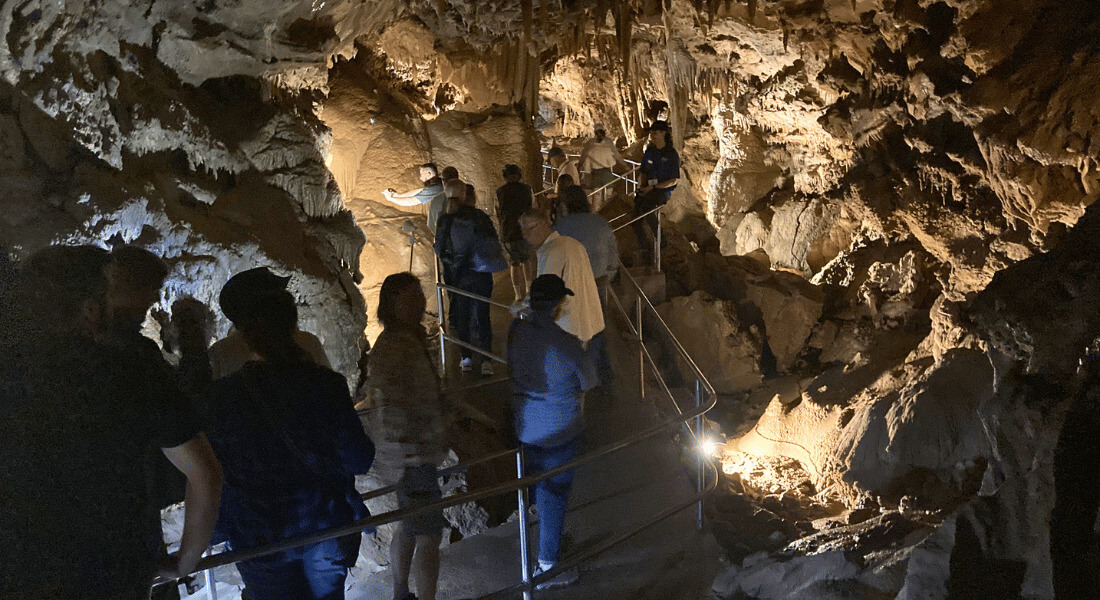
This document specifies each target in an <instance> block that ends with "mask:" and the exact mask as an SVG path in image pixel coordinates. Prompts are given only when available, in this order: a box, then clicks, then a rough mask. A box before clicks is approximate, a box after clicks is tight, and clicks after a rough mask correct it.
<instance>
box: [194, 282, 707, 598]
mask: <svg viewBox="0 0 1100 600" xmlns="http://www.w3.org/2000/svg"><path fill="white" fill-rule="evenodd" d="M620 267H622V269H621V270H622V272H624V273H626V281H627V282H629V283H630V285H631V286H633V288H634V290H635V291H636V293H637V318H638V322H637V327H636V328H635V326H634V325H633V324H631V325H630V329H631V332H632V333H633V334H634V335H635V336H636V337H637V338H638V343H639V345H640V347H641V354H642V355H643V356H644V357H645V359H647V360H648V361H649V364H650V365H651V367H652V368H653V371H654V373H656V375H657V379H658V381H659V382H660V383H661V387H662V388H663V390H664V391H665V393H666V394H667V395H668V397H669V399H670V400H671V401H672V403H673V405H674V406H675V407H676V410H677V413H678V414H677V415H676V416H674V417H673V418H670V419H667V420H665V421H663V422H662V423H659V424H657V425H654V426H651V427H649V428H647V429H645V430H643V431H640V432H637V433H635V434H633V435H631V436H627V437H626V438H624V439H622V440H619V441H618V442H613V443H611V444H607V445H605V446H603V447H601V448H599V449H597V450H593V451H591V452H588V453H586V454H584V455H582V456H580V457H577V458H575V459H574V460H572V461H569V462H567V463H565V464H562V465H559V466H557V467H554V468H551V469H548V470H546V471H542V472H540V473H538V474H537V475H529V476H523V471H522V468H523V465H522V462H523V461H522V449H521V448H513V449H508V450H502V451H498V452H495V453H491V454H489V455H486V456H482V457H479V458H476V459H472V460H470V461H467V462H465V463H459V464H457V465H453V466H451V467H447V468H445V469H441V470H440V472H439V474H440V475H446V474H450V473H453V472H457V471H461V470H465V469H467V468H469V467H470V466H473V465H476V464H480V463H484V462H488V461H491V460H496V459H499V458H503V457H505V456H509V455H514V456H516V461H517V468H518V472H519V475H520V476H519V477H517V478H516V479H515V480H513V481H510V482H502V483H498V484H493V485H490V486H488V487H486V488H485V489H482V490H478V491H473V492H465V493H462V494H457V495H455V496H452V497H450V498H443V499H440V500H437V501H435V502H431V503H428V504H426V505H422V506H416V507H410V508H405V509H397V510H393V511H389V512H386V513H383V514H381V515H377V516H371V517H367V518H365V519H360V520H358V521H356V522H354V523H351V524H348V525H345V526H341V527H335V528H331V529H327V530H324V531H319V532H315V533H313V534H310V535H306V536H302V537H298V538H294V539H291V540H284V541H282V542H278V543H274V544H270V545H267V546H261V547H257V548H252V549H249V550H244V551H234V552H222V553H219V554H215V555H212V556H207V557H206V558H203V559H202V560H200V561H199V563H198V565H197V566H196V568H195V569H194V571H192V572H193V573H197V572H201V571H206V570H209V569H212V568H214V567H219V566H223V565H227V564H231V563H234V562H239V561H242V560H249V559H252V558H258V557H260V556H266V555H268V554H273V553H276V552H281V551H283V550H288V549H291V548H296V547H299V546H304V545H309V544H314V543H317V542H321V541H324V540H328V539H332V538H336V537H341V536H344V535H350V534H354V533H359V532H361V531H363V530H364V529H368V528H373V527H377V526H379V525H384V524H387V523H393V522H396V521H400V520H404V519H407V518H410V517H413V516H416V515H420V514H425V513H428V512H434V511H437V510H441V509H443V508H448V507H451V506H457V505H459V504H466V503H469V502H474V501H477V500H481V499H484V498H489V497H492V496H496V495H499V494H503V493H508V492H512V491H518V492H519V494H520V495H521V499H520V523H519V526H520V528H521V546H522V552H523V560H522V564H523V582H522V583H519V584H516V585H513V586H510V587H508V588H505V589H504V590H498V591H497V592H493V593H491V594H489V595H487V596H483V597H482V598H483V599H484V600H488V599H489V598H499V597H501V596H502V595H505V594H509V593H513V592H516V591H522V592H523V595H524V597H525V598H530V594H531V590H532V589H533V587H534V586H535V585H536V584H537V583H540V582H542V581H546V580H548V579H551V578H553V577H555V576H557V575H558V574H560V573H561V572H563V571H565V570H566V569H570V568H572V567H574V566H576V565H578V564H580V563H581V562H583V561H585V560H587V559H588V558H590V557H592V556H595V555H596V554H599V553H600V552H603V551H604V550H606V549H608V548H611V547H613V546H615V545H617V544H619V543H621V542H622V541H624V540H626V539H628V538H630V537H632V536H634V535H636V534H637V533H638V532H640V531H642V530H644V529H647V528H649V527H651V526H652V525H654V524H656V523H659V522H661V521H663V520H665V519H667V518H669V517H671V516H672V515H674V514H676V513H677V512H679V511H681V510H683V509H684V508H687V507H688V506H691V505H693V504H698V526H699V527H702V499H703V498H704V497H705V496H706V494H708V493H710V492H711V491H713V489H714V488H715V487H716V486H717V483H718V472H717V468H716V467H715V465H714V464H713V462H711V461H704V460H703V459H702V458H701V457H700V458H699V469H698V478H699V479H698V484H697V488H698V489H697V493H696V495H695V496H693V497H692V498H691V499H690V500H689V501H688V502H684V503H680V504H677V505H675V506H673V507H670V508H668V509H666V510H664V511H662V512H661V513H659V514H657V515H656V516H655V517H651V518H650V519H647V520H646V521H645V522H643V523H642V524H640V525H637V526H635V527H634V528H633V529H631V530H630V531H628V532H626V533H623V534H620V535H618V536H614V537H611V538H608V539H605V540H604V541H603V542H601V543H600V544H597V545H596V546H594V547H592V548H589V549H587V550H585V551H583V552H579V553H578V554H577V555H575V556H573V557H571V558H568V559H565V560H563V561H559V563H558V564H557V565H555V567H554V568H552V569H549V570H548V571H546V572H544V573H542V574H540V575H539V576H538V577H530V576H529V570H528V568H527V548H526V544H525V538H526V527H527V521H526V508H525V504H526V503H525V501H524V500H523V490H524V489H526V488H528V487H530V486H531V485H534V484H535V483H538V482H539V481H542V480H544V479H547V478H549V477H553V476H555V475H557V474H559V473H563V472H565V471H569V470H572V469H575V468H578V467H580V466H583V465H586V464H588V463H591V462H594V461H596V460H598V459H600V458H603V457H604V456H607V455H609V454H611V453H612V452H616V451H618V450H622V449H624V448H628V447H630V446H633V445H635V444H637V443H640V442H641V441H643V440H646V439H648V438H650V437H652V436H655V435H657V434H659V433H661V432H663V431H665V430H666V429H669V428H670V427H673V426H686V425H687V423H688V422H689V421H691V420H692V419H695V420H696V429H697V431H696V433H695V437H696V439H698V438H699V437H700V436H701V433H702V417H703V414H705V413H706V412H708V411H709V410H710V409H712V408H713V407H714V406H715V404H716V402H717V394H716V393H715V391H714V387H713V386H712V385H711V384H710V382H709V381H708V380H707V378H706V376H705V375H703V373H702V371H701V370H700V369H699V367H698V365H697V364H696V363H695V361H694V360H693V359H692V358H691V356H690V355H688V354H687V351H686V350H685V349H684V347H683V344H681V343H680V341H679V339H677V338H676V336H675V334H674V333H673V332H672V330H671V329H670V328H669V327H668V324H667V323H666V322H665V321H664V319H663V318H662V317H661V316H660V314H659V313H657V310H656V308H655V307H654V306H653V303H652V302H651V301H650V300H649V298H648V297H647V296H646V295H645V292H644V291H643V290H642V288H641V286H640V285H639V284H638V282H637V280H635V279H634V277H633V276H632V275H631V274H630V273H629V271H627V270H626V269H625V267H624V266H623V265H622V261H620ZM437 286H438V287H437V293H440V290H441V289H443V288H447V289H449V290H450V291H452V292H455V293H460V294H465V295H467V296H470V297H472V298H475V299H480V300H483V301H487V302H490V303H491V304H493V305H496V306H503V307H506V308H510V307H507V306H506V305H503V304H500V303H497V302H493V301H492V300H490V299H488V298H485V297H483V296H479V295H477V294H472V293H470V292H466V291H465V290H461V289H459V288H453V287H452V286H446V285H444V284H437ZM611 296H612V298H613V299H614V300H615V303H616V305H617V306H618V308H619V309H620V310H621V311H622V312H623V313H624V314H625V313H626V310H625V308H624V307H623V305H622V302H621V300H620V299H619V297H618V295H617V294H615V292H614V290H611ZM644 307H648V308H649V310H650V311H651V312H653V314H654V316H656V317H657V320H658V323H660V326H661V327H662V328H663V329H664V331H665V332H666V333H667V334H668V336H669V338H670V339H671V340H672V342H673V347H674V348H675V349H676V351H677V352H678V353H679V354H680V355H681V357H682V358H683V359H684V360H685V362H686V363H687V364H688V365H689V367H690V368H691V369H692V371H694V373H695V374H696V385H695V403H696V406H695V409H694V410H693V411H690V412H688V413H686V414H685V413H684V412H683V410H682V409H680V407H679V404H678V403H677V402H676V398H675V397H674V396H673V394H672V392H671V390H670V389H669V388H668V385H667V383H666V382H665V381H664V378H663V377H662V376H661V375H660V371H659V370H658V368H657V364H656V361H655V360H654V358H653V356H652V355H651V354H650V353H649V350H648V348H646V346H645V340H644V337H643V331H642V322H643V318H642V317H643V315H642V313H643V308H644ZM627 322H628V323H629V322H630V319H629V316H628V317H627ZM441 337H442V339H447V338H449V337H450V336H441ZM451 341H456V340H451ZM471 349H473V350H477V351H480V350H479V349H476V348H471ZM494 358H495V357H494ZM498 360H499V359H498ZM643 366H644V363H643V364H640V365H639V367H643ZM639 379H640V385H641V390H640V391H641V394H642V397H644V396H645V373H644V369H643V370H641V371H640V372H639ZM704 388H705V390H706V392H707V395H708V402H707V403H706V404H704V403H703V402H702V391H703V389H704ZM688 430H689V432H690V427H689V428H688ZM704 464H705V465H706V466H709V467H710V471H711V473H712V474H713V483H712V484H711V486H710V487H709V488H707V489H704V487H705V486H704V482H705V476H704ZM395 490H396V485H393V486H386V487H384V488H380V489H377V490H372V491H370V492H366V493H364V494H362V497H363V498H364V499H370V498H375V497H379V496H383V495H386V494H388V493H392V492H393V491H395Z"/></svg>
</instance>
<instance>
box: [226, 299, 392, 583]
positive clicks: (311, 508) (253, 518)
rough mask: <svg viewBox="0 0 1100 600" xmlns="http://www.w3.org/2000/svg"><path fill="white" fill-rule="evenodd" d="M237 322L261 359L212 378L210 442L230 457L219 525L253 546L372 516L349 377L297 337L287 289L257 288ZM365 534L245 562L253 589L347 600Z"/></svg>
mask: <svg viewBox="0 0 1100 600" xmlns="http://www.w3.org/2000/svg"><path fill="white" fill-rule="evenodd" d="M244 312H245V313H246V316H245V317H244V318H242V319H241V320H240V322H239V323H237V327H238V329H239V330H240V332H241V334H242V335H243V336H244V338H245V341H247V342H248V346H249V347H250V348H251V349H252V351H253V352H254V357H255V358H254V360H252V361H250V362H248V363H247V364H245V366H244V367H242V368H241V369H240V370H238V371H237V372H235V373H233V374H231V375H229V376H227V377H224V378H222V379H220V380H218V381H216V382H215V383H214V384H213V387H212V388H211V392H210V406H211V414H212V424H211V427H210V431H209V436H210V443H211V445H212V446H213V447H214V452H215V454H217V456H218V459H219V460H220V461H221V463H222V471H223V474H224V486H223V490H222V509H221V521H220V522H219V529H220V532H221V533H222V534H223V535H224V536H226V537H227V538H228V541H229V546H230V548H231V549H232V550H248V549H251V548H256V547H258V546H263V545H267V544H272V543H274V542H280V541H283V540H287V539H292V538H296V537H301V536H304V535H308V534H311V533H315V532H318V531H321V530H324V529H330V528H333V527H339V526H342V525H347V524H350V523H352V522H353V521H355V520H357V519H360V518H364V517H366V516H369V513H368V512H367V510H366V507H365V506H364V505H363V502H362V500H360V498H359V494H358V493H357V492H356V490H355V475H356V474H360V473H366V472H367V470H368V469H370V466H371V463H372V461H373V460H374V444H373V443H372V442H371V440H370V439H369V438H368V437H367V436H366V433H364V431H363V427H362V425H361V424H360V422H359V419H358V418H357V416H356V414H355V410H354V408H353V407H352V401H351V397H350V395H349V394H348V385H347V381H346V380H345V379H344V377H343V376H341V375H339V374H338V373H336V372H334V371H332V370H330V369H327V368H325V367H321V366H318V365H316V364H314V363H313V362H312V360H311V359H310V358H309V356H308V355H306V353H305V351H303V350H302V349H301V348H300V347H299V346H298V345H297V344H295V343H294V331H295V328H296V325H297V321H298V314H297V308H296V307H295V302H294V297H293V296H292V295H291V294H290V293H289V292H287V291H286V290H271V291H266V292H261V293H257V294H254V295H252V296H250V302H249V306H248V307H246V310H245V311H244ZM360 538H361V535H360V534H358V533H355V534H351V535H347V536H344V537H339V538H334V539H329V540H325V541H322V542H317V543H314V544H309V545H306V546H300V547H297V548H293V549H291V550H285V551H282V552H278V553H275V554H271V555H267V556H262V557H260V558H254V559H250V560H245V561H241V562H239V563H237V568H238V570H239V571H240V573H241V578H242V579H243V580H244V583H245V586H246V587H247V589H248V593H249V597H250V598H253V599H254V600H268V599H271V600H274V599H280V598H297V599H319V600H321V599H323V600H340V599H342V598H343V597H344V581H345V579H346V578H347V573H348V568H349V567H351V566H352V565H354V564H355V561H356V559H357V558H358V556H359V543H360Z"/></svg>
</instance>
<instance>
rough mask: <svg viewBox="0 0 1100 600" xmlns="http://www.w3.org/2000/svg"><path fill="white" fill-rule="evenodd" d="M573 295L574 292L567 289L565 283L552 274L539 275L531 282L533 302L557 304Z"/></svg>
mask: <svg viewBox="0 0 1100 600" xmlns="http://www.w3.org/2000/svg"><path fill="white" fill-rule="evenodd" d="M572 295H573V290H571V289H569V288H567V287H565V281H563V280H562V278H561V277H558V276H557V275H554V274H552V273H547V274H545V275H539V276H538V277H536V278H535V280H534V281H532V282H531V302H557V301H559V300H561V299H562V298H564V297H566V296H572Z"/></svg>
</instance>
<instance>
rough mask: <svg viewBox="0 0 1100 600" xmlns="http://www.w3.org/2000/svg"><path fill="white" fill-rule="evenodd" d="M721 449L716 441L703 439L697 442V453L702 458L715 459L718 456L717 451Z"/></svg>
mask: <svg viewBox="0 0 1100 600" xmlns="http://www.w3.org/2000/svg"><path fill="white" fill-rule="evenodd" d="M719 448H721V444H719V443H718V442H717V441H716V440H712V439H704V440H701V441H700V442H699V453H700V454H702V455H703V456H709V457H712V458H713V457H715V456H718V449H719Z"/></svg>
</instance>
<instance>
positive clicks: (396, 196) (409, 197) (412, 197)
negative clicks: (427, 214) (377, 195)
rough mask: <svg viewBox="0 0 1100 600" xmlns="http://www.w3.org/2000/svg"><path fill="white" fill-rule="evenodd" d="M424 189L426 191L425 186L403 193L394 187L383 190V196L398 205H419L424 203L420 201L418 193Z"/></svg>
mask: <svg viewBox="0 0 1100 600" xmlns="http://www.w3.org/2000/svg"><path fill="white" fill-rule="evenodd" d="M422 191H424V188H422V187H419V188H416V189H415V190H409V191H407V192H402V193H398V192H397V191H395V190H392V189H386V190H382V196H383V197H385V198H386V200H389V201H390V202H393V203H394V204H396V205H398V206H419V205H421V204H424V203H423V202H421V201H420V198H419V197H418V194H420V192H422Z"/></svg>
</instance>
